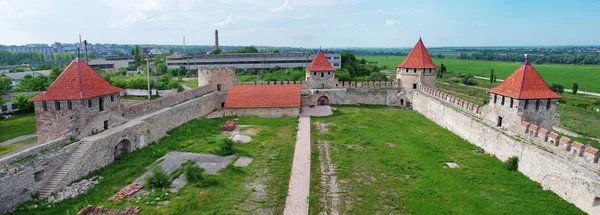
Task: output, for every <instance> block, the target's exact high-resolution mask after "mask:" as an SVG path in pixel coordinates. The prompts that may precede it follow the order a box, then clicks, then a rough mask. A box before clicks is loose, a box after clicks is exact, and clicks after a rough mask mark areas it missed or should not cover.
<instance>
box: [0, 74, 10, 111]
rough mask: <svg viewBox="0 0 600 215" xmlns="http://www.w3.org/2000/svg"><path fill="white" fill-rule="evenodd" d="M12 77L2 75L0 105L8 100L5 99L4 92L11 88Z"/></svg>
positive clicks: (0, 80)
mask: <svg viewBox="0 0 600 215" xmlns="http://www.w3.org/2000/svg"><path fill="white" fill-rule="evenodd" d="M10 82H11V80H10V78H8V77H0V106H2V105H3V104H4V103H6V101H4V94H6V93H8V90H9V89H10Z"/></svg>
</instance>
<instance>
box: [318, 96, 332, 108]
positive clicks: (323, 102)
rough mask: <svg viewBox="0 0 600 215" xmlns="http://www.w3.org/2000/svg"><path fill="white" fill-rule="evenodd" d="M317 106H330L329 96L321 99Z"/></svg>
mask: <svg viewBox="0 0 600 215" xmlns="http://www.w3.org/2000/svg"><path fill="white" fill-rule="evenodd" d="M317 105H320V106H323V105H329V98H327V96H321V97H319V101H318V102H317Z"/></svg>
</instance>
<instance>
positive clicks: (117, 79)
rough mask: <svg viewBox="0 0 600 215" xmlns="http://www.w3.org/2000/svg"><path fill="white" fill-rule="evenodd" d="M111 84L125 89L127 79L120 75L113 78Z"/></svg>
mask: <svg viewBox="0 0 600 215" xmlns="http://www.w3.org/2000/svg"><path fill="white" fill-rule="evenodd" d="M110 84H111V85H113V86H115V87H118V88H123V89H125V88H127V81H125V79H123V77H119V76H116V77H113V78H111V79H110Z"/></svg>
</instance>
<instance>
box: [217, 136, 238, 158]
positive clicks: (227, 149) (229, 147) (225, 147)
mask: <svg viewBox="0 0 600 215" xmlns="http://www.w3.org/2000/svg"><path fill="white" fill-rule="evenodd" d="M218 143H219V149H217V150H215V153H214V154H216V155H220V156H228V155H232V154H233V153H234V152H233V144H234V143H233V140H231V139H229V138H223V139H220V140H219V141H218Z"/></svg>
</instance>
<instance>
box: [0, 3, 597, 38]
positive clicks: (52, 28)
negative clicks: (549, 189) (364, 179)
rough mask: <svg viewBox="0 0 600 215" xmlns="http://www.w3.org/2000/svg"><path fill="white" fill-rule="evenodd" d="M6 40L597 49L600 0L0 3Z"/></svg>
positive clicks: (0, 15) (0, 17) (3, 36)
mask: <svg viewBox="0 0 600 215" xmlns="http://www.w3.org/2000/svg"><path fill="white" fill-rule="evenodd" d="M0 20H2V21H1V22H0V29H2V32H1V33H0V44H26V43H51V42H54V41H59V42H69V43H73V42H77V40H78V36H77V35H78V34H80V33H81V34H82V35H83V37H84V38H85V39H87V40H88V41H89V42H92V43H128V44H148V43H150V44H181V43H182V36H186V42H187V44H194V45H211V44H213V38H214V30H215V29H218V30H219V35H220V44H221V45H270V46H294V47H318V46H323V47H411V46H413V45H414V44H415V42H416V41H417V40H418V38H419V35H421V36H422V38H423V41H424V42H425V45H427V46H429V47H439V46H539V45H600V1H598V0H573V1H554V0H547V1H527V0H521V1H516V0H507V1H475V0H473V1H460V0H452V1H427V0H419V1H403V0H390V1H375V0H370V1H368V0H85V1H81V0H78V1H74V0H54V1H49V0H0Z"/></svg>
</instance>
